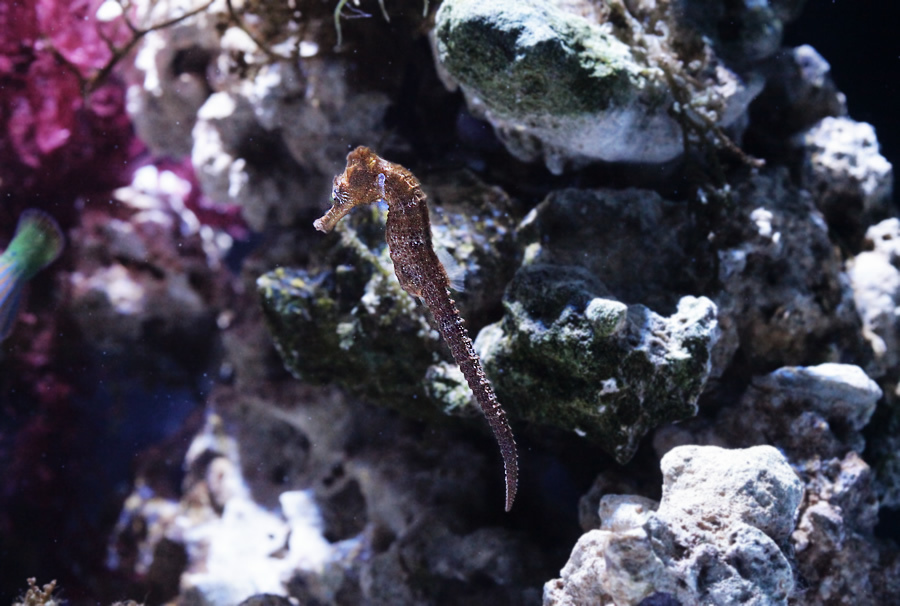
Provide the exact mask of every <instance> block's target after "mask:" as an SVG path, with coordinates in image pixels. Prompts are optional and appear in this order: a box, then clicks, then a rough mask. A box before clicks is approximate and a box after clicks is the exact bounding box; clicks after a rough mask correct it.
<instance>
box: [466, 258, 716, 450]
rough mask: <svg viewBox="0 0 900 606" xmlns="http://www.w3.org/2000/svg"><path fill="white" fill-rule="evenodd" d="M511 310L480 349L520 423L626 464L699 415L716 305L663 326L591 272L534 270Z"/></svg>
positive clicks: (520, 277)
mask: <svg viewBox="0 0 900 606" xmlns="http://www.w3.org/2000/svg"><path fill="white" fill-rule="evenodd" d="M504 305H505V308H506V315H505V316H504V319H503V320H502V321H501V322H499V323H497V324H493V325H491V326H488V327H486V328H485V329H484V330H482V331H481V333H480V334H479V335H478V339H477V341H476V349H478V350H479V351H480V353H481V355H482V361H483V363H484V366H485V370H486V372H487V374H488V376H489V377H491V380H492V382H493V384H494V388H495V389H496V391H497V394H498V396H499V398H500V401H501V402H502V403H503V406H504V407H505V408H506V409H507V411H508V412H509V413H510V415H511V416H512V417H513V418H520V419H527V420H529V421H532V422H534V423H536V424H541V425H554V426H557V427H561V428H563V429H568V430H571V431H574V432H576V433H578V434H579V435H583V436H585V437H587V438H588V439H591V440H593V441H596V442H597V443H598V444H600V445H601V446H602V447H603V448H604V449H605V450H607V451H608V452H609V453H610V454H612V455H613V456H614V457H615V458H616V460H618V461H619V462H620V463H625V462H627V461H628V460H629V459H630V458H631V457H632V456H633V455H634V452H635V450H636V449H637V446H638V442H639V441H640V439H641V437H642V436H644V434H646V433H647V432H648V431H650V430H651V429H653V428H655V427H658V426H660V425H663V424H666V423H671V422H673V421H678V420H682V419H687V418H690V417H692V416H694V415H695V414H696V412H697V406H696V402H697V398H698V397H699V396H700V393H701V392H702V390H703V386H704V385H705V383H706V379H707V377H708V376H709V371H710V350H711V349H712V347H713V345H714V344H715V341H716V338H717V335H718V330H717V323H716V306H715V304H713V303H712V301H710V300H709V299H706V298H705V297H699V298H695V297H683V298H682V299H681V301H680V302H679V303H678V306H677V311H676V312H675V313H674V314H673V315H672V316H671V317H668V318H664V317H662V316H659V315H657V314H656V313H654V312H652V311H651V310H649V309H647V308H646V307H644V306H643V305H629V306H626V305H625V304H623V303H621V302H619V301H615V300H613V299H611V298H609V295H608V294H607V291H606V288H605V287H604V286H603V285H602V284H601V283H600V282H598V281H597V280H596V278H594V277H593V276H592V275H591V274H590V273H588V272H587V271H586V270H585V269H583V268H580V267H575V266H556V265H542V264H535V265H525V266H523V267H522V268H520V269H519V271H518V273H517V274H516V277H515V278H514V279H513V281H512V283H511V284H510V286H509V288H508V290H507V295H506V299H505V301H504Z"/></svg>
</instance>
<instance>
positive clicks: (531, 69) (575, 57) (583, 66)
mask: <svg viewBox="0 0 900 606" xmlns="http://www.w3.org/2000/svg"><path fill="white" fill-rule="evenodd" d="M435 35H436V41H437V56H438V60H439V62H440V63H441V65H442V67H443V68H444V69H445V70H446V71H447V72H449V74H450V76H451V77H452V78H453V79H454V80H455V81H456V82H458V83H459V84H460V85H461V86H462V89H463V92H465V94H466V97H467V99H468V100H469V103H470V105H473V106H475V109H476V110H478V109H480V110H482V111H480V112H478V113H484V114H485V116H486V117H487V119H488V120H489V121H490V122H491V123H492V124H493V125H494V127H495V129H496V130H497V132H498V134H499V135H500V137H501V139H503V140H504V142H505V143H506V145H507V147H508V148H509V150H510V151H511V152H512V153H513V154H514V155H515V156H517V157H519V158H520V159H523V160H535V159H537V158H539V157H541V156H542V155H543V156H544V159H545V161H546V163H547V165H548V167H549V168H550V170H552V171H554V172H561V171H562V169H563V167H564V166H565V164H566V162H567V161H569V160H570V159H576V160H577V159H578V158H581V159H582V160H584V159H593V160H597V159H602V160H607V161H632V162H663V161H666V160H670V159H672V158H674V157H676V156H677V155H678V154H680V153H681V151H682V143H681V130H680V128H679V126H678V124H677V123H676V122H675V121H674V120H673V119H672V118H670V117H669V115H668V113H667V109H668V106H669V104H670V98H669V93H668V91H667V88H666V87H665V86H664V85H663V84H662V82H660V81H658V80H655V79H653V78H650V77H649V74H648V70H647V66H646V65H642V64H641V63H639V62H638V61H637V60H636V59H635V58H634V56H633V55H632V52H631V49H629V47H628V46H627V45H626V44H625V43H623V42H622V41H620V40H618V39H617V38H616V37H614V36H613V35H611V34H610V33H609V32H608V31H605V30H603V29H602V28H601V27H600V26H599V25H598V24H595V23H591V22H590V21H589V20H587V19H585V18H584V17H581V16H579V15H576V14H572V13H569V12H566V11H564V10H562V9H561V8H559V7H558V6H556V5H555V4H553V3H550V2H537V1H534V0H497V1H495V2H483V1H481V0H447V1H446V2H444V3H443V4H442V5H441V8H440V10H439V11H438V13H437V15H436V17H435Z"/></svg>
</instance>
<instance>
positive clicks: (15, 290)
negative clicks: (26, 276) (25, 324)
mask: <svg viewBox="0 0 900 606" xmlns="http://www.w3.org/2000/svg"><path fill="white" fill-rule="evenodd" d="M4 259H5V257H0V260H4ZM24 284H25V281H24V280H23V279H22V276H21V275H20V274H19V272H18V271H16V267H15V265H14V264H13V263H9V262H5V260H4V262H2V263H0V341H3V340H4V339H5V338H6V337H8V336H9V333H11V332H12V329H13V326H14V325H15V323H16V315H17V314H18V311H19V301H20V300H21V298H22V286H23V285H24Z"/></svg>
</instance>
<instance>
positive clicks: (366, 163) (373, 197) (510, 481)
mask: <svg viewBox="0 0 900 606" xmlns="http://www.w3.org/2000/svg"><path fill="white" fill-rule="evenodd" d="M332 198H333V202H332V207H331V208H330V209H329V210H328V212H327V213H325V215H324V216H322V217H321V218H319V219H317V220H316V221H315V223H314V224H313V225H314V226H315V228H316V229H317V230H319V231H322V232H328V231H331V230H332V229H333V228H334V226H335V225H336V224H337V222H338V221H340V220H341V219H342V218H343V217H344V216H345V215H346V214H347V213H348V212H350V210H351V209H353V208H354V207H356V206H361V205H364V204H371V203H373V202H379V201H381V200H384V201H385V202H386V203H387V206H388V216H387V225H386V229H385V237H386V239H387V244H388V248H389V250H390V255H391V260H392V261H393V262H394V273H395V274H396V275H397V279H398V280H399V281H400V286H401V287H403V290H405V291H406V292H408V293H409V294H410V295H412V296H414V297H418V298H420V299H422V300H423V301H424V302H425V304H426V305H427V306H428V309H429V311H430V312H431V315H432V316H433V317H434V320H435V323H436V324H437V327H438V331H439V332H440V333H441V336H442V337H443V338H444V341H445V342H446V343H447V345H448V346H449V348H450V353H451V354H452V355H453V359H454V361H455V362H456V364H457V365H458V366H459V369H460V370H461V371H462V373H463V376H464V377H465V378H466V382H467V383H468V384H469V388H470V389H471V390H472V393H473V394H474V395H475V400H476V401H477V402H478V404H479V406H480V407H481V411H482V412H483V413H484V416H485V418H486V419H487V421H488V424H489V425H490V427H491V431H493V433H494V438H495V439H496V441H497V444H498V445H499V446H500V454H501V455H502V457H503V468H504V472H505V477H506V511H509V510H510V509H512V505H513V501H514V500H515V498H516V489H517V486H518V473H519V472H518V458H517V453H516V441H515V438H514V437H513V432H512V428H511V427H510V425H509V421H508V419H507V418H506V412H505V411H504V410H503V408H502V407H501V406H500V402H499V401H497V396H496V395H495V394H494V390H493V388H492V387H491V384H490V381H488V379H487V377H486V376H485V374H484V369H483V368H482V367H481V360H480V359H479V357H478V354H477V353H476V352H475V348H474V347H473V346H472V340H471V339H470V338H469V333H468V331H467V330H466V326H465V322H464V321H463V319H462V316H461V315H460V313H459V309H457V307H456V302H455V301H454V300H453V298H452V297H451V296H450V280H449V278H448V277H447V271H446V270H445V269H444V266H443V265H442V264H441V262H440V260H439V259H438V256H437V254H436V253H435V252H434V247H433V245H432V243H431V220H430V218H429V215H428V206H427V205H426V204H425V192H424V191H422V186H421V184H420V183H419V180H418V179H416V177H415V175H413V174H412V172H410V171H409V170H408V169H406V168H404V167H403V166H400V165H399V164H394V163H393V162H388V161H387V160H385V159H383V158H381V157H379V156H378V155H377V154H376V153H375V152H373V151H372V150H370V149H369V148H367V147H362V146H360V147H357V148H356V149H355V150H353V151H352V152H350V154H348V155H347V167H346V168H345V169H344V172H343V173H342V174H340V175H338V176H336V177H335V178H334V188H333V190H332Z"/></svg>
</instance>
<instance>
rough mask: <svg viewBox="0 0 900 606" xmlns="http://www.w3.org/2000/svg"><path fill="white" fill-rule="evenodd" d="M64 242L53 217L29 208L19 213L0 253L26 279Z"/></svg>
mask: <svg viewBox="0 0 900 606" xmlns="http://www.w3.org/2000/svg"><path fill="white" fill-rule="evenodd" d="M64 244H65V237H64V236H63V233H62V230H61V229H60V228H59V224H58V223H57V222H56V220H55V219H54V218H53V217H51V216H50V215H48V214H47V213H45V212H44V211H41V210H37V209H34V208H29V209H27V210H26V211H24V212H23V213H22V215H21V216H20V217H19V224H18V226H17V227H16V235H15V237H13V240H12V242H10V244H9V247H8V248H7V249H6V252H4V253H3V255H4V257H8V258H9V259H11V260H13V262H14V263H15V264H16V265H17V266H18V270H19V273H20V275H21V277H22V279H24V280H30V279H31V278H32V277H33V276H34V275H35V274H36V273H37V272H39V271H40V270H42V269H43V268H45V267H47V266H48V265H50V264H51V263H52V262H53V261H55V260H56V258H57V257H58V256H59V254H60V253H61V252H62V249H63V246H64Z"/></svg>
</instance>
